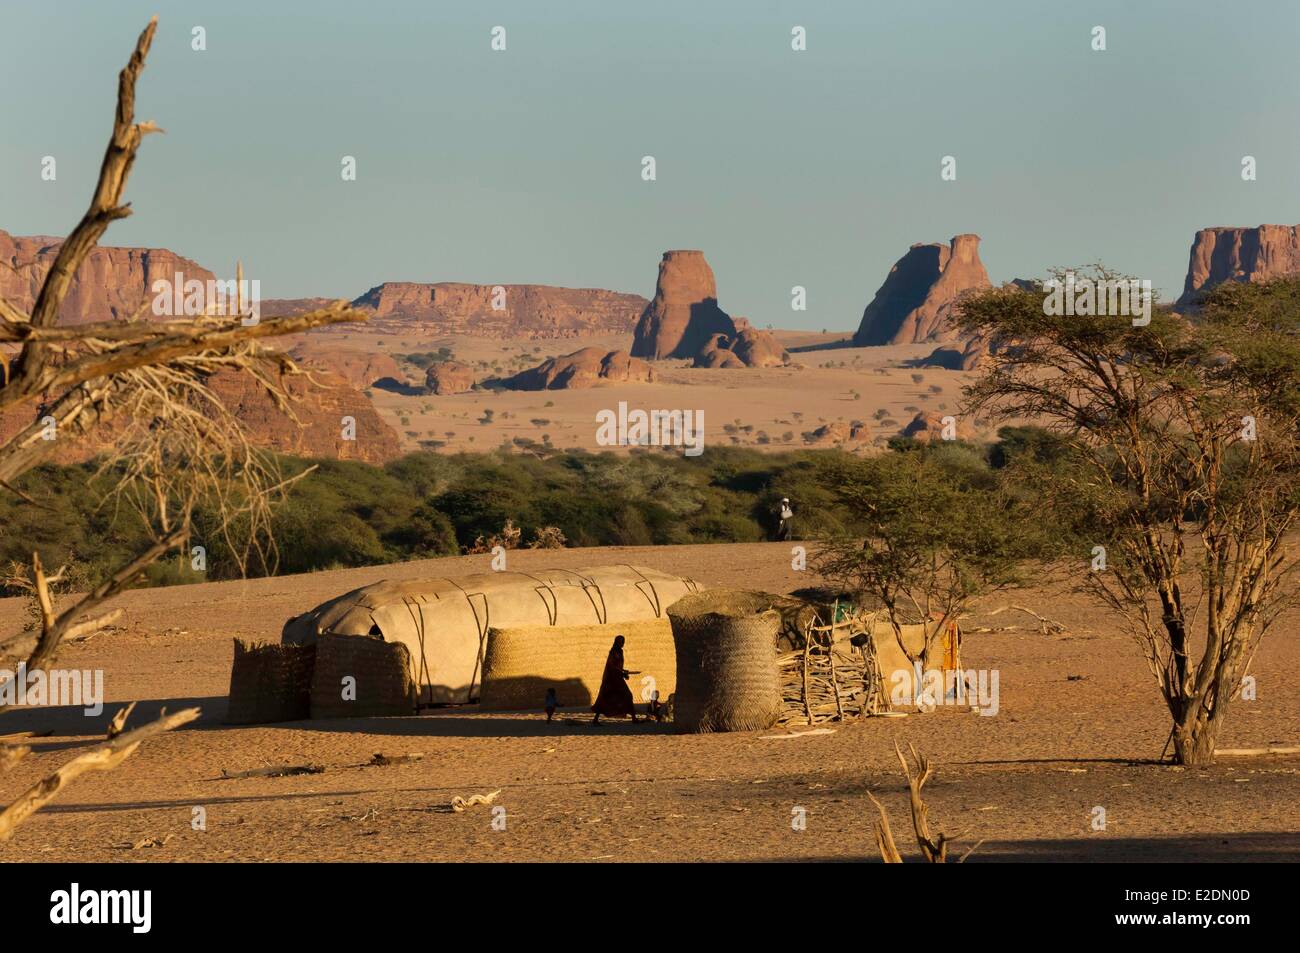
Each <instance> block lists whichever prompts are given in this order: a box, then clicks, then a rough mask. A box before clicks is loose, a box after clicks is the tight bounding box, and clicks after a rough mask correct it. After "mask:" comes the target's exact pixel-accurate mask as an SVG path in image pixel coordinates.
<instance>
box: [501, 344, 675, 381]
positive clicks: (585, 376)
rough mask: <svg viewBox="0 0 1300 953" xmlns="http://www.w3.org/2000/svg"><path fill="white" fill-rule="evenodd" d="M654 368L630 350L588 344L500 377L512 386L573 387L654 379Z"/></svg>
mask: <svg viewBox="0 0 1300 953" xmlns="http://www.w3.org/2000/svg"><path fill="white" fill-rule="evenodd" d="M653 380H654V370H653V369H652V368H651V367H650V365H649V364H647V363H646V362H645V361H643V360H640V359H639V358H635V357H630V356H629V355H628V353H627V352H626V351H605V350H602V349H601V348H598V347H584V348H583V349H582V350H580V351H574V352H573V353H572V354H565V355H563V356H561V357H551V358H547V359H546V360H545V361H543V362H542V363H540V364H538V365H537V366H536V367H531V368H529V369H528V370H526V371H520V372H519V373H518V374H515V375H514V376H513V377H507V378H505V379H504V380H501V381H498V382H497V383H498V384H500V386H502V387H505V388H507V389H508V390H573V389H577V388H582V387H591V386H593V385H594V384H597V383H599V382H601V381H631V382H638V381H640V382H647V383H648V382H650V381H653Z"/></svg>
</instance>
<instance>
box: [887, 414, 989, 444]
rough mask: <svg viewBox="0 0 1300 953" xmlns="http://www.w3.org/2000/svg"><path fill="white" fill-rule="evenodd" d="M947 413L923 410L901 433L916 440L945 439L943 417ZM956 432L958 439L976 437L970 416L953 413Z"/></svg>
mask: <svg viewBox="0 0 1300 953" xmlns="http://www.w3.org/2000/svg"><path fill="white" fill-rule="evenodd" d="M946 416H948V415H947V414H942V413H936V412H933V411H931V412H927V411H921V412H919V413H918V414H917V415H916V416H915V417H913V418H912V419H911V420H910V421H908V423H907V426H905V427H904V428H903V429H902V431H901V433H902V435H903V436H904V437H911V438H913V439H914V440H930V441H933V440H942V439H944V436H943V431H944V426H945V425H944V422H943V418H944V417H946ZM953 417H954V432H955V433H956V435H957V436H956V439H958V440H973V439H974V438H975V428H974V427H973V426H971V423H970V420H969V418H967V417H965V416H958V415H955V414H954V415H953Z"/></svg>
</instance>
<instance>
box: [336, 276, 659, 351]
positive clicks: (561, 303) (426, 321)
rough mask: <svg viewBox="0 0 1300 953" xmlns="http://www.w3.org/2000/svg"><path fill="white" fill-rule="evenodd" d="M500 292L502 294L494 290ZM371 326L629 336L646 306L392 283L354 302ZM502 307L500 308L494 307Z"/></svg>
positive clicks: (607, 297) (573, 295) (602, 297)
mask: <svg viewBox="0 0 1300 953" xmlns="http://www.w3.org/2000/svg"><path fill="white" fill-rule="evenodd" d="M497 288H500V289H501V293H500V294H498V293H497V291H496V289H497ZM352 304H353V306H354V307H356V308H358V309H360V310H363V311H369V312H370V313H371V314H372V315H373V317H372V318H371V321H370V324H371V326H372V327H378V328H380V329H383V328H384V327H385V326H386V325H393V324H397V325H399V326H400V328H401V330H402V331H404V332H406V331H412V332H414V331H428V332H433V333H438V334H468V335H475V336H478V337H489V338H532V339H538V340H541V339H548V338H565V337H578V336H581V335H587V334H609V333H618V334H626V333H627V332H628V331H630V330H632V328H633V326H634V325H635V324H636V320H637V315H639V314H640V313H641V311H642V309H643V308H645V305H646V300H645V298H643V297H641V296H640V295H633V294H621V293H619V292H616V291H605V290H603V289H600V288H555V287H551V286H549V285H470V284H459V283H455V282H440V283H438V284H422V283H417V282H410V281H389V282H385V283H384V284H382V285H377V286H375V287H374V288H371V289H370V290H369V291H367V292H366V293H365V294H363V295H362V296H361V297H359V298H357V299H356V300H354V301H353V302H352ZM494 304H500V305H502V307H501V308H500V309H497V308H494V307H493V305H494Z"/></svg>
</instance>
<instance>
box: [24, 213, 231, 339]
mask: <svg viewBox="0 0 1300 953" xmlns="http://www.w3.org/2000/svg"><path fill="white" fill-rule="evenodd" d="M61 244H63V239H61V238H51V237H49V236H47V235H32V236H27V237H22V236H16V235H10V234H9V233H8V232H5V231H0V297H3V298H5V299H6V300H7V301H9V303H11V304H13V305H16V306H17V307H19V308H20V309H22V310H23V311H30V310H31V308H32V305H34V304H35V303H36V295H37V293H38V292H39V291H40V289H41V283H42V282H43V281H44V280H45V275H46V274H47V273H48V272H49V270H50V268H51V267H52V266H53V265H54V259H55V257H56V256H57V255H58V253H59V246H60V245H61ZM5 266H8V267H5ZM178 273H179V274H180V275H181V280H182V281H188V280H193V279H197V280H199V281H202V282H204V283H205V285H206V283H207V282H208V281H210V280H212V279H213V277H214V276H213V274H212V272H210V271H208V270H207V269H206V268H204V267H202V266H200V265H198V264H196V263H194V262H192V261H190V260H189V259H188V258H182V257H181V256H180V255H177V254H176V253H175V252H171V251H168V250H167V249H165V248H106V247H103V246H99V247H96V248H93V249H92V250H91V252H90V254H89V255H88V256H87V257H86V260H85V262H84V263H83V264H82V266H81V268H80V270H78V272H77V274H76V276H75V277H74V278H73V279H72V288H71V290H70V291H69V293H68V296H67V298H66V299H65V300H64V302H63V308H62V310H61V311H60V313H59V318H60V321H61V323H63V324H84V323H86V322H89V321H108V320H111V319H113V318H120V317H126V316H128V315H130V314H133V313H135V311H136V310H137V309H138V308H140V307H141V306H142V305H143V306H145V307H148V306H149V304H150V302H151V301H152V300H153V298H154V292H153V291H152V290H151V289H152V286H153V283H154V281H156V280H157V279H159V278H166V279H167V280H168V281H170V282H174V281H175V280H176V275H177V274H178Z"/></svg>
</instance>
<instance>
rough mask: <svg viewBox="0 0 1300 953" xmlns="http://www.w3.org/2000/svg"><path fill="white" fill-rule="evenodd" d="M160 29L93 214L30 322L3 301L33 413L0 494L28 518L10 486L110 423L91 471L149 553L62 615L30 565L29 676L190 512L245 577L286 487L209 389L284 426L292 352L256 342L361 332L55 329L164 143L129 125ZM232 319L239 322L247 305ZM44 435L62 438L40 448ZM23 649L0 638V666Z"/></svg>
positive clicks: (16, 371) (338, 310) (142, 321)
mask: <svg viewBox="0 0 1300 953" xmlns="http://www.w3.org/2000/svg"><path fill="white" fill-rule="evenodd" d="M156 28H157V18H156V17H155V18H154V19H153V20H151V21H150V22H149V25H148V26H147V27H145V29H144V32H142V33H141V34H140V37H139V39H138V40H137V41H136V45H135V50H134V52H133V53H132V54H131V58H130V61H129V62H128V63H127V65H126V67H125V68H124V69H123V70H122V72H121V75H120V77H119V81H118V93H117V111H116V115H115V118H114V122H113V132H112V135H111V136H110V138H109V143H108V148H107V150H106V152H105V154H104V160H103V164H102V165H101V167H100V171H99V179H98V182H97V184H96V186H95V191H94V195H93V196H92V198H91V201H90V207H89V208H88V209H87V211H86V213H85V215H84V216H82V218H81V221H80V222H78V224H77V226H76V228H74V229H73V231H72V233H71V234H70V235H69V236H68V237H67V239H66V240H65V241H64V242H63V243H62V245H61V246H60V248H59V252H58V255H57V256H56V258H55V260H54V264H53V265H52V266H51V268H50V270H49V272H48V273H47V274H46V276H45V279H44V282H43V283H42V285H41V288H40V291H39V293H38V294H37V295H36V298H35V303H34V305H33V307H32V309H31V313H30V314H27V313H24V312H23V310H22V309H20V308H18V307H17V306H15V305H14V304H13V303H11V302H8V301H5V300H4V299H3V298H0V347H3V346H5V345H9V346H13V345H17V348H18V350H17V354H16V355H11V356H10V358H9V359H7V360H6V361H4V362H3V363H0V413H7V414H30V415H31V422H30V423H29V424H27V425H26V426H24V427H22V428H21V429H20V430H19V431H18V432H17V433H16V434H14V435H13V436H11V437H9V438H7V439H5V440H3V441H0V488H2V489H4V490H8V491H10V492H14V493H16V494H17V495H18V496H20V497H21V498H22V499H23V500H24V501H25V502H26V503H27V504H28V505H40V503H39V501H37V500H35V499H33V498H32V497H31V496H30V495H29V494H27V493H24V492H22V491H21V490H19V489H17V488H16V487H15V486H14V481H15V480H17V478H18V477H20V476H21V475H22V474H23V473H25V472H27V471H28V470H30V469H31V468H33V467H35V466H37V465H38V464H40V463H42V462H45V461H46V460H48V459H49V458H50V457H51V455H52V454H53V452H54V450H55V448H56V446H58V445H60V444H62V443H66V442H67V441H85V440H87V439H88V438H89V437H90V436H91V435H92V434H94V433H95V432H96V431H97V430H100V429H101V428H104V427H105V426H106V425H108V424H109V423H110V422H111V423H112V424H113V425H114V426H115V427H117V428H118V429H117V430H115V431H114V433H113V440H112V446H111V449H110V450H108V451H107V452H106V453H105V454H104V455H103V456H102V457H101V463H100V474H101V475H107V476H108V478H109V480H110V481H111V484H112V486H113V489H112V490H111V493H110V496H111V497H112V501H113V502H114V503H115V505H119V506H126V507H127V508H128V509H129V510H130V511H133V512H134V513H136V514H137V515H138V516H139V517H140V519H141V520H142V521H143V523H144V524H145V526H146V527H147V529H148V532H149V538H150V540H151V545H149V546H148V547H147V548H146V549H144V551H142V552H140V553H139V554H138V555H137V556H136V557H135V558H134V559H132V560H130V561H129V562H128V563H127V564H126V565H123V566H121V567H120V568H119V569H117V570H116V571H115V572H113V573H112V574H111V575H110V576H109V577H108V578H107V579H105V580H104V581H102V582H101V583H99V584H98V585H97V586H95V587H93V588H92V589H91V591H90V592H88V593H86V594H85V595H83V596H82V597H81V598H80V599H78V600H76V601H75V602H74V603H72V604H71V605H69V606H68V607H67V608H66V609H63V610H62V611H57V612H56V611H55V608H54V606H53V603H52V601H51V599H50V595H49V579H50V577H48V576H47V575H46V574H45V569H44V567H43V566H42V565H41V561H40V558H39V557H38V556H36V555H35V554H33V558H32V566H31V585H32V588H33V590H34V592H35V594H36V597H37V599H38V600H39V603H40V609H41V620H40V627H39V632H38V634H37V636H36V641H35V645H34V647H33V648H32V649H31V653H30V655H29V657H28V658H27V666H28V669H33V668H37V667H40V666H43V665H47V664H48V663H49V662H50V661H51V660H52V659H53V658H54V653H55V652H56V650H57V649H58V647H59V644H60V642H61V641H62V640H63V639H64V638H66V637H68V636H69V635H70V634H75V633H81V634H85V633H87V632H91V631H95V630H96V629H99V628H101V627H103V626H105V625H107V624H108V623H109V622H111V621H112V620H113V618H114V617H115V615H116V613H114V612H108V613H99V614H95V615H89V614H91V613H96V612H98V610H99V609H100V607H101V606H103V604H104V603H106V602H108V601H109V600H111V599H112V598H113V597H115V596H116V595H118V594H119V593H121V592H122V591H123V590H125V589H127V588H128V587H130V586H131V585H133V584H134V583H135V582H137V581H138V580H139V579H140V578H141V577H142V575H143V574H144V572H145V570H147V569H148V567H149V566H150V565H151V564H152V563H154V562H155V561H157V560H158V559H160V558H161V557H162V556H164V555H165V554H166V553H167V552H169V551H171V550H175V549H177V548H179V547H181V546H183V545H184V543H185V542H186V541H187V539H188V537H189V533H190V529H191V525H192V524H191V519H192V516H193V514H194V511H195V507H196V506H198V505H199V504H200V503H202V504H203V505H204V506H206V507H208V508H209V509H211V510H212V511H213V512H215V513H216V515H217V520H216V522H217V532H218V533H220V534H225V535H226V536H227V537H228V541H231V540H233V536H234V535H235V534H239V535H241V537H242V540H243V543H244V545H243V546H242V547H241V546H231V547H230V548H231V551H232V552H235V553H236V554H237V556H236V558H237V559H241V565H240V566H239V568H240V569H241V570H243V569H244V568H245V566H244V564H243V562H242V559H243V558H244V557H247V556H249V555H251V554H254V553H256V554H258V555H262V556H265V555H266V552H265V547H268V546H269V547H273V545H274V542H273V540H272V539H271V537H270V535H269V513H270V505H271V503H272V501H273V499H274V498H276V497H277V496H278V495H279V494H280V493H282V491H283V490H284V488H285V486H286V481H285V480H284V479H283V478H282V476H281V474H280V472H279V470H278V468H277V466H276V464H275V462H274V459H273V458H272V457H271V456H270V455H269V454H266V453H263V452H261V451H259V450H257V449H256V448H254V447H252V446H251V445H250V443H249V440H248V438H247V435H246V434H245V432H244V429H243V427H242V425H241V423H240V421H239V420H237V419H236V418H235V417H234V416H233V415H232V414H231V413H230V411H229V410H227V408H226V407H225V406H224V405H223V404H222V401H221V400H220V398H219V397H218V396H217V394H216V393H215V392H214V391H213V390H212V389H211V387H210V386H209V379H210V377H211V375H212V374H214V373H216V372H218V371H221V370H223V369H233V370H235V371H237V372H239V373H246V374H251V375H253V376H254V378H255V379H256V380H257V381H258V382H259V384H260V386H262V387H263V388H264V389H265V390H266V391H267V393H268V394H269V395H270V396H271V398H272V399H273V400H274V401H275V402H276V404H277V405H278V406H279V407H280V408H281V409H282V410H283V411H284V412H286V413H288V414H290V415H291V416H292V415H293V410H292V399H291V397H290V395H289V391H288V390H287V388H286V386H285V381H286V380H287V378H288V377H289V376H290V375H295V374H300V373H302V372H301V371H300V370H299V368H298V367H297V366H296V365H295V364H294V362H293V361H292V360H290V358H289V357H288V356H287V355H285V354H283V353H280V352H277V351H273V350H268V349H265V348H263V347H262V346H261V344H260V342H261V341H262V339H265V338H272V337H281V336H284V335H290V334H296V333H299V332H302V331H306V330H309V329H311V328H315V327H320V326H322V325H327V324H334V323H337V322H342V321H358V320H364V319H365V316H364V315H363V314H361V313H359V312H357V311H354V310H352V309H350V308H349V307H348V306H347V304H346V303H345V302H342V301H340V302H336V303H334V304H333V305H330V306H329V307H326V308H321V309H318V310H314V311H310V312H307V313H304V314H297V315H292V316H287V317H276V318H267V319H260V316H259V318H257V319H255V318H253V316H252V315H251V313H249V314H244V313H235V314H230V315H222V314H210V313H205V314H203V315H200V316H195V317H190V318H186V319H183V320H155V319H153V318H150V317H146V316H145V315H144V313H143V312H144V308H143V306H142V307H141V308H140V309H139V310H138V311H137V312H136V313H135V314H133V315H131V316H130V317H128V318H126V319H125V320H114V321H98V322H92V323H89V324H80V325H73V326H60V324H59V315H60V310H61V307H62V305H63V302H64V299H65V298H66V297H67V295H68V293H69V291H70V289H71V286H72V281H73V279H74V277H75V276H76V274H77V271H78V269H79V268H80V267H81V265H82V263H83V262H84V261H85V259H86V256H87V255H89V254H90V252H91V250H92V249H93V248H94V247H95V245H96V244H97V243H98V242H99V240H100V238H101V237H102V236H103V234H104V232H105V230H106V229H107V228H108V226H109V225H110V224H112V223H113V222H114V221H117V220H118V219H121V218H125V217H126V216H128V215H130V214H131V208H130V205H129V203H128V204H124V203H123V201H122V196H123V192H124V191H125V189H126V183H127V178H128V176H129V175H130V172H131V167H132V165H133V164H134V162H135V157H136V152H137V150H138V149H139V147H140V143H141V141H142V139H143V138H144V137H145V136H146V135H148V134H150V133H154V132H161V131H162V130H161V129H159V128H158V127H157V126H156V125H155V124H154V123H153V122H152V121H145V122H136V121H135V86H136V81H137V79H138V78H139V76H140V73H141V71H142V70H143V69H144V64H145V58H146V56H147V55H148V53H149V47H150V44H151V43H152V42H153V37H154V31H155V29H156ZM235 310H236V311H237V312H242V310H243V309H242V302H239V303H238V304H237V306H236V308H235ZM51 428H53V431H52V432H53V433H55V434H57V436H58V439H57V440H50V439H48V437H47V435H48V434H49V433H50V432H51ZM55 575H56V576H57V573H56V574H55ZM88 615H89V618H85V617H87V616H88ZM19 639H21V636H19V637H15V638H10V639H8V640H4V639H0V653H3V652H4V651H5V650H6V649H7V648H9V649H12V648H13V646H14V644H15V643H17V642H18V641H19Z"/></svg>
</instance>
